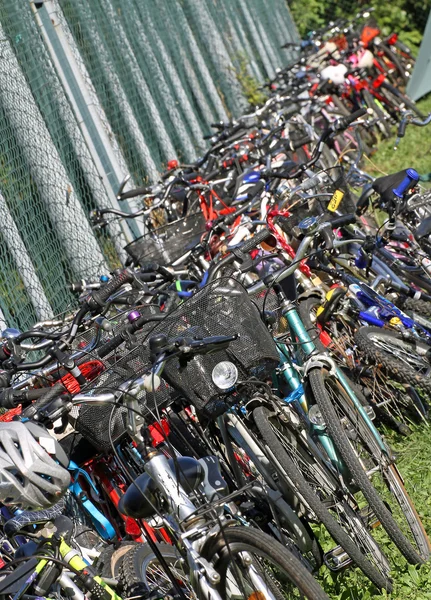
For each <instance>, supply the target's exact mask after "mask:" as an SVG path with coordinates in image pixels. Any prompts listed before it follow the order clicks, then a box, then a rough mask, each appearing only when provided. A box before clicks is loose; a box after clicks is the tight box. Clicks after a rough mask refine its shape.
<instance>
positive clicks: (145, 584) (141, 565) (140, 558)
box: [118, 543, 193, 598]
mask: <svg viewBox="0 0 431 600" xmlns="http://www.w3.org/2000/svg"><path fill="white" fill-rule="evenodd" d="M157 546H158V549H159V551H160V553H161V554H162V556H163V558H164V559H165V562H166V564H167V565H168V566H169V568H171V569H172V568H173V567H175V565H176V564H177V563H178V564H179V563H180V562H181V560H182V557H181V555H180V553H179V551H178V550H177V549H176V548H175V547H174V546H170V545H169V544H164V543H160V544H157ZM153 565H154V571H155V575H154V576H158V577H160V576H162V577H163V575H165V574H164V573H163V568H161V567H160V564H159V562H158V559H157V558H156V555H155V554H154V552H153V550H152V549H151V548H150V546H149V545H148V544H138V545H137V546H135V547H134V548H131V549H130V550H129V552H127V553H126V554H125V555H124V557H123V561H122V563H121V565H120V569H119V574H118V583H119V584H120V586H121V588H122V590H123V595H124V596H126V597H129V596H134V595H141V594H142V593H143V592H151V591H153V590H155V589H160V588H161V585H160V583H158V584H156V583H155V582H154V581H153V582H152V581H151V579H150V574H149V569H150V568H151V567H152V566H153ZM187 578H188V575H187V573H186V572H184V571H182V573H181V577H180V579H179V581H181V582H182V583H184V581H185V580H187ZM164 582H165V583H166V586H167V587H166V589H164V590H163V591H165V592H166V593H167V594H168V593H169V592H171V589H172V583H171V581H170V580H169V577H168V575H165V579H164ZM181 587H183V586H181ZM161 589H163V588H161ZM185 593H186V592H185ZM192 597H193V596H190V598H192Z"/></svg>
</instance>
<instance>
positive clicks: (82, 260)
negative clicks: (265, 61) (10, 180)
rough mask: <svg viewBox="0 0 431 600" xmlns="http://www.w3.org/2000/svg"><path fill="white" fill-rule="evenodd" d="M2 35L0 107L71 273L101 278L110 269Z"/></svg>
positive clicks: (22, 75)
mask: <svg viewBox="0 0 431 600" xmlns="http://www.w3.org/2000/svg"><path fill="white" fill-rule="evenodd" d="M0 36H1V37H2V39H3V44H2V48H3V54H2V60H1V62H0V105H1V106H2V108H3V110H4V112H5V114H6V116H7V119H8V121H9V123H10V125H11V127H12V128H13V130H14V133H15V136H16V138H17V141H18V143H19V145H20V148H21V151H22V154H23V156H24V158H25V159H26V162H27V164H28V167H29V169H30V171H31V174H32V177H33V180H34V181H35V183H36V185H37V187H38V190H39V192H40V194H41V198H42V199H43V201H44V202H45V203H46V205H47V208H48V210H49V214H50V217H51V219H52V223H53V225H54V226H55V228H56V230H57V235H58V237H59V239H60V240H61V242H62V245H63V247H64V249H65V253H66V255H67V258H68V260H69V262H70V264H71V266H72V269H73V270H74V271H75V273H76V274H77V275H82V276H84V277H96V276H97V275H98V274H99V272H100V271H99V270H100V268H103V269H104V270H106V269H107V265H106V262H105V259H104V257H103V255H102V253H101V250H100V248H99V245H98V243H97V241H96V239H95V237H94V235H93V232H92V230H91V228H90V226H89V224H88V221H87V217H86V215H85V213H84V211H83V208H82V206H81V203H80V202H79V200H78V198H77V197H76V194H75V192H74V190H73V189H72V186H71V183H70V181H69V178H68V176H67V173H66V169H65V167H64V166H63V164H62V162H61V159H60V156H59V155H58V152H57V149H56V147H55V145H54V143H53V141H52V139H51V136H50V134H49V131H48V129H47V127H46V124H45V122H44V120H43V118H42V115H41V114H40V112H39V108H38V106H37V104H36V102H35V100H34V98H33V95H32V93H31V90H30V89H29V86H28V84H27V81H26V79H25V77H24V74H23V72H22V70H21V67H20V65H19V63H18V60H17V58H16V56H15V54H14V52H13V49H12V47H11V45H10V43H9V41H8V39H7V36H6V34H5V32H4V30H3V27H2V26H1V24H0ZM17 106H19V107H20V110H17Z"/></svg>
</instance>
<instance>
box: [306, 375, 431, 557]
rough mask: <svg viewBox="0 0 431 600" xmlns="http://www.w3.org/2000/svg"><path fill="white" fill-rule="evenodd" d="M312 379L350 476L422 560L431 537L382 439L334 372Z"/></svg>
mask: <svg viewBox="0 0 431 600" xmlns="http://www.w3.org/2000/svg"><path fill="white" fill-rule="evenodd" d="M309 382H310V386H311V388H312V390H313V396H314V399H315V401H316V403H317V405H318V407H319V409H320V412H321V416H322V418H323V420H324V422H325V424H326V427H327V430H328V432H329V434H330V436H331V438H332V440H333V442H334V444H335V445H336V447H337V449H338V451H339V453H340V455H341V456H342V458H343V460H344V462H345V464H346V465H347V467H348V469H349V471H350V474H351V477H352V481H354V483H355V484H356V485H357V486H358V488H359V489H360V491H361V492H362V494H363V495H364V497H365V498H366V500H367V502H368V504H369V506H370V508H371V510H372V511H373V512H374V514H375V516H376V518H377V519H378V520H379V522H380V523H381V525H382V526H383V528H384V529H385V530H386V532H387V534H388V535H389V537H390V538H391V539H392V541H393V542H394V543H395V545H396V546H397V547H398V549H399V550H400V552H401V553H402V554H403V555H404V557H405V558H406V559H407V560H408V561H409V562H410V563H412V564H420V563H422V562H423V561H424V560H427V559H428V558H429V556H430V551H431V546H430V541H429V539H428V536H427V534H426V531H425V528H424V526H423V524H422V522H421V520H420V517H419V515H418V513H417V511H416V509H415V507H414V504H413V502H412V500H411V499H410V497H409V496H408V493H407V491H406V489H405V488H404V485H403V481H402V478H401V476H400V474H399V473H398V471H397V469H396V467H395V465H394V464H393V462H392V461H393V458H392V457H391V456H387V455H386V454H385V453H384V452H383V451H382V450H381V448H380V445H379V441H378V440H376V438H375V437H374V434H373V433H372V431H371V430H370V427H369V426H368V424H367V422H366V421H365V419H364V418H363V417H362V414H361V413H360V412H359V411H358V410H357V409H356V407H355V405H354V403H353V402H352V400H351V398H350V396H349V395H348V393H347V392H346V390H345V389H344V388H343V386H342V385H341V383H340V382H339V380H338V379H337V377H336V375H333V374H332V373H330V372H329V371H327V370H326V369H324V368H315V369H311V370H310V372H309ZM371 478H372V479H373V483H374V485H373V483H372V482H371V480H370V479H371ZM388 506H389V507H390V509H389V508H388ZM395 517H396V519H395ZM397 521H398V522H397Z"/></svg>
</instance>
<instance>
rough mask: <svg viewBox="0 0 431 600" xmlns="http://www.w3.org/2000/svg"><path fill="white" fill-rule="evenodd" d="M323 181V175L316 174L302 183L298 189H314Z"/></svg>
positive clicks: (305, 190)
mask: <svg viewBox="0 0 431 600" xmlns="http://www.w3.org/2000/svg"><path fill="white" fill-rule="evenodd" d="M322 181H323V177H322V176H321V175H315V176H314V177H310V179H307V180H306V181H304V182H303V183H301V185H300V186H298V187H299V188H300V189H299V190H298V191H302V192H308V191H309V190H312V189H313V188H315V187H316V186H318V185H320V184H321V183H322Z"/></svg>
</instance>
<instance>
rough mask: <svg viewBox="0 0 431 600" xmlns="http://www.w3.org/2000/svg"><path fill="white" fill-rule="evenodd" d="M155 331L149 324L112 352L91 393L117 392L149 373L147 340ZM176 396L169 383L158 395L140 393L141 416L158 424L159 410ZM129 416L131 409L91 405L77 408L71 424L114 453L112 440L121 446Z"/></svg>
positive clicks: (101, 449) (98, 447) (91, 387)
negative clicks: (124, 385) (156, 417)
mask: <svg viewBox="0 0 431 600" xmlns="http://www.w3.org/2000/svg"><path fill="white" fill-rule="evenodd" d="M152 327H153V325H152V324H151V323H149V324H148V325H146V326H145V327H144V329H143V330H142V331H140V332H139V333H138V334H136V335H135V336H134V339H133V340H131V344H128V345H127V346H126V345H125V344H123V346H121V347H120V348H119V349H116V350H114V351H113V352H111V354H109V355H108V356H107V357H106V358H105V359H104V365H105V371H104V372H103V373H101V374H100V375H99V376H98V378H97V379H96V380H94V381H92V382H91V384H89V385H88V386H87V391H88V389H91V390H93V392H94V394H99V393H103V392H108V391H110V392H115V391H117V390H118V388H119V386H120V385H121V384H122V383H124V382H125V381H128V380H134V379H136V378H138V377H140V376H141V375H143V374H145V373H147V372H149V371H150V369H151V362H150V358H149V350H148V343H147V340H146V337H147V334H148V332H149V331H150V330H151V329H152ZM130 345H132V347H130ZM172 392H173V390H171V389H170V388H169V386H168V385H167V384H166V383H165V382H162V385H161V386H160V388H159V389H158V390H157V391H156V392H154V393H152V392H150V393H147V392H145V391H141V392H139V394H138V396H137V400H138V402H139V408H140V412H141V414H142V415H143V416H144V417H150V419H153V420H154V414H157V410H162V409H163V408H166V407H167V406H168V405H169V404H170V403H171V402H173V400H174V399H175V398H174V394H173V393H172ZM90 400H91V398H90ZM156 409H157V410H156ZM126 413H127V409H126V407H125V406H123V405H121V406H118V407H115V408H113V406H112V404H107V405H98V406H96V405H94V404H91V402H89V403H83V404H81V405H80V406H79V407H75V408H74V410H73V412H72V414H71V421H72V424H73V426H74V428H75V431H77V432H78V433H80V434H81V435H82V436H83V437H84V438H85V439H86V440H88V441H89V442H91V443H92V444H93V446H94V447H95V448H96V449H97V450H98V451H100V452H106V451H109V450H111V440H112V442H113V443H114V444H117V443H118V442H119V441H120V440H121V439H122V438H123V437H124V436H125V435H126V433H127V431H126ZM111 414H112V416H111ZM110 423H111V426H110V427H109V424H110ZM109 431H110V433H109Z"/></svg>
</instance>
